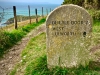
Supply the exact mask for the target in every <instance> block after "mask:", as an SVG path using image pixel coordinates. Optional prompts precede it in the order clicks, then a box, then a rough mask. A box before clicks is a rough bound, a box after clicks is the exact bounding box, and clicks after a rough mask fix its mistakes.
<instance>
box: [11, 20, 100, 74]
mask: <svg viewBox="0 0 100 75" xmlns="http://www.w3.org/2000/svg"><path fill="white" fill-rule="evenodd" d="M94 24H95V25H94V26H93V33H94V34H93V35H95V33H99V32H98V31H95V30H94V29H95V28H94V27H95V26H97V28H98V29H99V28H100V27H99V25H98V24H100V23H97V22H96V21H95V23H94ZM98 36H99V35H97V37H98ZM95 39H97V38H95ZM21 56H22V60H21V62H20V63H18V64H17V65H16V66H15V68H14V69H13V70H12V71H11V73H10V75H16V74H18V73H19V74H21V73H22V75H100V62H94V61H90V62H89V65H88V66H86V67H83V66H81V65H80V66H79V67H78V68H75V67H73V68H61V67H55V68H52V69H48V67H47V56H46V34H45V33H42V34H40V35H38V36H36V37H34V38H32V39H31V40H30V41H29V43H28V45H27V47H26V48H25V49H24V50H23V52H22V53H21Z"/></svg>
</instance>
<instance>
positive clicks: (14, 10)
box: [13, 6, 17, 29]
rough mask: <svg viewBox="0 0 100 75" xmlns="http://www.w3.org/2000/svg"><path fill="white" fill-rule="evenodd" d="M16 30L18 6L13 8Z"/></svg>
mask: <svg viewBox="0 0 100 75" xmlns="http://www.w3.org/2000/svg"><path fill="white" fill-rule="evenodd" d="M13 13H14V23H15V29H17V16H16V6H13Z"/></svg>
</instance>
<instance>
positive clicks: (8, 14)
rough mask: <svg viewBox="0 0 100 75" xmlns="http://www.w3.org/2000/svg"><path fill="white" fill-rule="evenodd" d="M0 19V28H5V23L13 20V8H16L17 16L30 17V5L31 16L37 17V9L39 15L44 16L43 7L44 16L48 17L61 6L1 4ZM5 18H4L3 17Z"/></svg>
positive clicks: (47, 4)
mask: <svg viewBox="0 0 100 75" xmlns="http://www.w3.org/2000/svg"><path fill="white" fill-rule="evenodd" d="M0 4H1V5H0V17H1V19H0V20H1V22H0V26H5V24H4V23H5V22H7V20H8V19H10V18H13V17H14V15H13V6H16V14H17V15H23V16H29V11H28V5H29V6H30V15H31V16H34V15H35V9H37V13H38V15H42V7H43V14H44V15H47V11H46V10H48V13H50V10H53V9H55V8H56V7H58V6H60V4H49V3H42V4H41V3H38V4H37V3H33V4H32V3H11V4H9V3H5V4H3V3H0ZM2 16H3V17H2Z"/></svg>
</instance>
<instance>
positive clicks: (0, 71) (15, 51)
mask: <svg viewBox="0 0 100 75" xmlns="http://www.w3.org/2000/svg"><path fill="white" fill-rule="evenodd" d="M42 32H45V24H42V25H41V26H39V27H37V28H35V29H34V30H32V31H31V32H30V33H29V34H28V35H26V36H25V37H24V38H23V39H22V40H21V41H20V42H18V43H17V44H16V45H15V46H13V47H12V48H11V49H10V50H9V52H8V53H7V54H5V55H4V58H2V59H0V75H9V73H10V71H11V70H12V69H13V67H14V65H15V64H16V63H17V62H19V61H20V60H21V57H20V53H21V52H22V50H23V49H24V48H25V47H26V45H27V43H28V42H29V40H30V39H31V38H33V37H35V36H37V35H38V34H40V33H42Z"/></svg>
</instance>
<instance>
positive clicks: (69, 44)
mask: <svg viewBox="0 0 100 75" xmlns="http://www.w3.org/2000/svg"><path fill="white" fill-rule="evenodd" d="M91 32H92V18H91V16H90V15H89V14H88V12H87V11H86V10H85V9H84V8H82V7H79V6H77V5H72V4H69V5H62V6H60V7H58V8H56V9H54V10H53V11H52V12H51V13H50V14H49V15H48V17H47V20H46V36H47V64H48V67H49V68H52V67H55V66H60V67H77V66H79V65H83V66H85V65H87V64H88V62H89V59H90V55H89V50H90V45H91Z"/></svg>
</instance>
